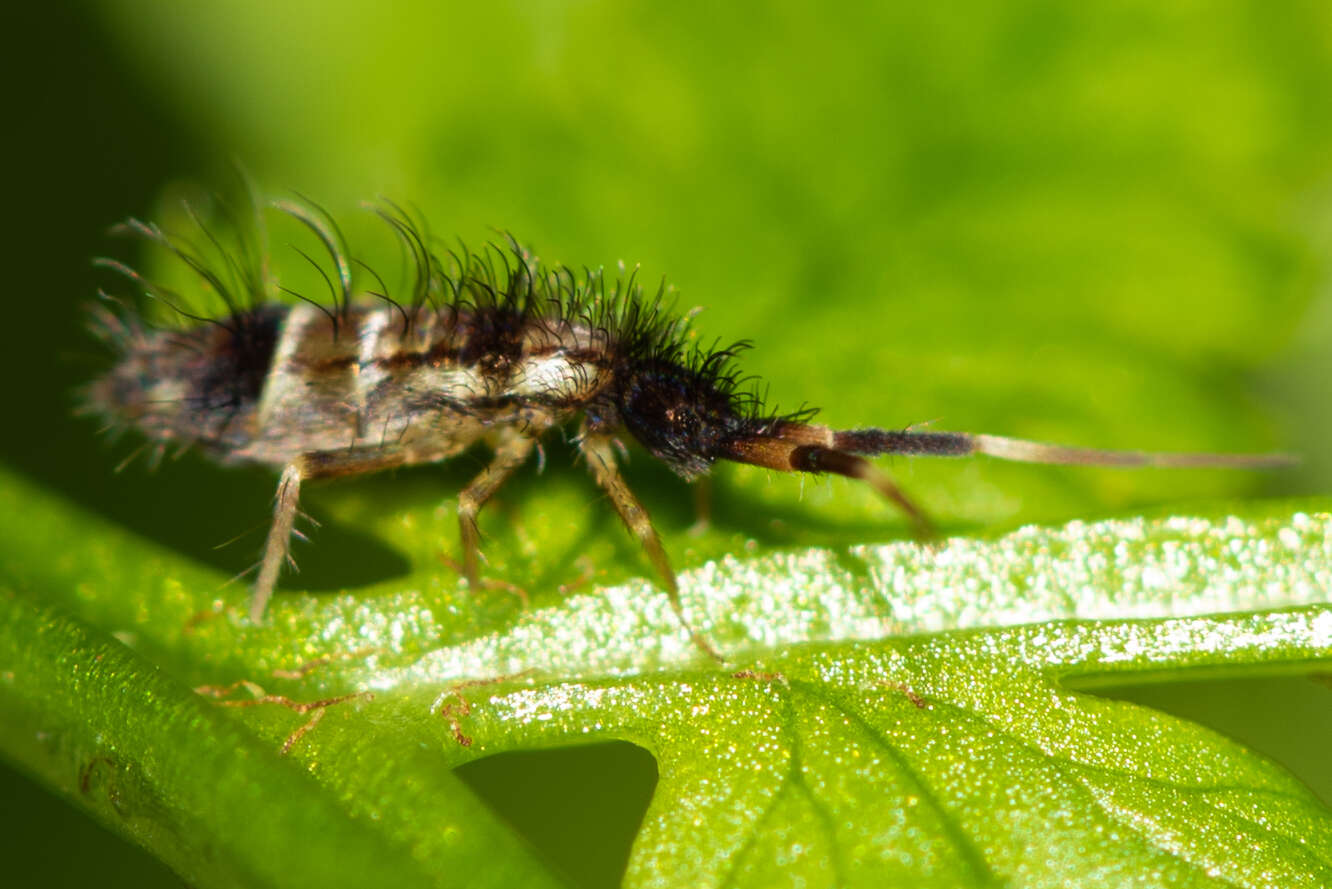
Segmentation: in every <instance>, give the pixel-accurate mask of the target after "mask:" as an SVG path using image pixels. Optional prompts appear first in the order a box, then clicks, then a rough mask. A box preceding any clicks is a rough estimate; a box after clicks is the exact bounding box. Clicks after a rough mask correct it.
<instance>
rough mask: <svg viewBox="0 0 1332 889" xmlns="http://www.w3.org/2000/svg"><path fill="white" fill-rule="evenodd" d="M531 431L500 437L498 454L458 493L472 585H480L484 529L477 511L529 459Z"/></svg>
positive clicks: (532, 440) (465, 572)
mask: <svg viewBox="0 0 1332 889" xmlns="http://www.w3.org/2000/svg"><path fill="white" fill-rule="evenodd" d="M536 443H537V440H536V439H535V438H533V437H532V436H531V435H523V434H521V433H517V432H515V433H512V434H510V435H508V436H506V437H505V438H504V439H502V440H501V441H500V443H499V444H498V445H497V446H496V448H495V456H494V458H493V459H492V460H491V461H490V465H489V466H487V467H486V468H485V469H483V470H482V471H481V474H480V475H478V476H477V477H476V478H474V479H472V481H471V483H470V484H469V485H468V486H467V487H466V488H463V490H462V493H461V494H459V495H458V528H459V531H460V532H461V536H462V551H463V576H464V577H466V578H467V586H468V587H469V588H470V589H473V590H476V589H480V566H479V556H480V552H481V532H480V530H479V529H478V528H477V526H476V516H477V513H479V512H480V511H481V507H482V506H484V505H485V503H486V501H487V500H489V499H490V497H491V495H493V494H494V493H495V492H496V491H498V490H499V487H500V485H502V484H504V482H505V480H506V479H508V477H509V476H511V475H513V472H514V470H515V469H517V468H518V467H519V466H522V465H523V464H524V463H526V462H527V458H528V457H530V456H531V455H532V450H533V449H534V448H535V447H536Z"/></svg>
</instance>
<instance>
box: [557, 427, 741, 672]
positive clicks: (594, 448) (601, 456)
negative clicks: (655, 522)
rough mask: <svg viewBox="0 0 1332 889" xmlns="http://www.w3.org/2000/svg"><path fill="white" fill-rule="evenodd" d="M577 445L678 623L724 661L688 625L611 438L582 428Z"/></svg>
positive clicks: (663, 552) (670, 575) (662, 552)
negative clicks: (654, 571)
mask: <svg viewBox="0 0 1332 889" xmlns="http://www.w3.org/2000/svg"><path fill="white" fill-rule="evenodd" d="M578 447H579V449H580V450H581V451H582V452H583V456H584V457H586V458H587V467H588V469H590V470H592V477H593V478H595V479H596V481H597V484H598V485H600V486H601V488H602V489H603V490H604V491H605V492H606V493H607V494H608V495H609V496H610V500H611V503H612V504H613V505H614V506H615V511H616V512H618V513H619V514H620V518H621V519H622V520H623V521H624V524H625V525H626V526H627V527H628V528H629V531H630V533H631V534H633V535H634V536H635V537H637V538H638V540H639V542H640V543H642V544H643V549H644V550H646V551H647V555H648V558H649V559H650V560H651V561H652V566H653V567H654V568H656V569H657V574H658V575H659V576H660V577H661V580H662V584H663V586H665V587H666V595H667V597H668V598H669V599H670V602H671V610H672V611H674V612H675V616H676V618H677V619H678V620H679V621H680V626H682V627H684V628H685V630H687V631H688V633H689V638H690V639H691V640H692V641H693V643H694V645H696V646H697V647H698V648H699V650H701V651H702V652H703V653H704V654H706V655H707V656H708V657H710V658H712V659H713V660H716V661H721V662H723V663H724V662H725V659H724V658H723V657H722V656H721V655H720V654H718V653H717V650H716V649H715V648H713V647H712V645H711V644H710V643H709V642H708V641H707V640H706V639H704V638H703V637H702V636H701V635H699V634H698V633H696V632H695V631H694V629H693V627H691V626H689V621H687V620H685V615H684V609H683V608H682V607H681V606H680V586H679V584H677V583H676V580H675V571H674V570H673V569H672V568H671V562H670V559H668V558H667V557H666V549H665V548H664V547H663V546H662V545H661V538H660V537H658V536H657V530H656V529H655V528H653V527H652V519H651V518H650V517H649V516H648V513H647V510H646V509H644V508H643V504H641V503H639V502H638V498H637V497H635V496H634V492H633V491H631V490H629V485H627V484H626V483H625V481H624V476H622V475H620V469H619V466H618V464H617V463H616V462H615V447H614V443H613V440H612V438H611V437H610V436H609V435H607V434H605V433H603V432H594V431H591V430H589V429H586V428H584V430H583V434H582V436H581V437H580V438H579V444H578Z"/></svg>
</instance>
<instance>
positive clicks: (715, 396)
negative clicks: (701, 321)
mask: <svg viewBox="0 0 1332 889" xmlns="http://www.w3.org/2000/svg"><path fill="white" fill-rule="evenodd" d="M727 357H729V354H727V355H723V356H720V360H718V361H710V360H706V359H705V360H703V361H701V362H693V363H690V362H684V363H681V362H678V361H672V360H669V359H662V358H657V359H647V360H639V361H636V362H633V363H632V366H629V367H625V368H624V369H623V370H622V372H621V373H619V374H617V377H618V379H619V385H618V386H617V388H616V391H615V400H616V405H615V406H616V410H617V411H618V413H619V415H620V420H621V421H622V422H623V423H624V426H625V428H626V429H628V430H629V433H630V434H631V435H633V436H634V438H636V439H638V441H639V442H640V443H641V444H642V445H643V446H644V447H645V448H647V449H648V451H650V452H651V453H652V455H653V456H654V457H656V458H657V459H659V460H662V461H664V462H665V463H666V464H667V465H669V466H670V467H671V469H673V470H675V472H676V473H677V474H679V475H681V476H683V477H684V478H687V479H688V478H694V477H695V476H698V475H701V474H703V473H705V472H707V471H708V469H709V467H711V466H712V464H713V462H714V461H715V460H716V459H717V458H718V457H719V456H721V455H722V454H723V453H724V451H725V449H724V445H725V444H726V443H727V442H730V441H733V440H735V438H736V437H737V436H742V435H745V434H747V431H748V430H749V428H750V427H751V426H753V425H754V420H753V419H752V410H751V404H750V402H752V400H753V399H752V397H746V396H742V395H738V394H737V393H736V392H735V380H734V377H733V376H731V375H729V374H726V373H719V372H718V368H719V366H720V365H721V364H722V363H723V362H724V360H725V358H727Z"/></svg>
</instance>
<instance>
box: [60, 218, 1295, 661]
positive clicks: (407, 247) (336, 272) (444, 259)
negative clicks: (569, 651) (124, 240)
mask: <svg viewBox="0 0 1332 889" xmlns="http://www.w3.org/2000/svg"><path fill="white" fill-rule="evenodd" d="M272 206H273V207H275V208H276V209H277V210H278V211H280V212H282V213H284V214H286V215H287V216H289V217H291V218H292V219H295V220H296V221H297V222H299V223H300V224H301V225H302V226H304V227H305V228H306V229H308V230H309V231H310V232H311V233H312V234H313V236H314V238H315V240H316V241H317V243H318V244H319V249H320V250H321V251H322V253H323V254H325V258H324V259H323V260H319V259H316V258H315V257H314V256H311V255H310V254H309V253H307V252H305V251H302V250H300V248H293V249H295V250H296V251H297V252H298V253H299V254H300V255H301V256H302V257H304V259H305V260H306V261H307V262H308V263H309V264H310V265H311V266H312V267H313V268H314V269H315V270H316V271H317V273H318V275H319V277H320V278H321V279H322V281H323V282H324V284H325V286H326V288H327V290H328V294H329V296H328V299H327V301H326V302H324V301H320V300H318V299H315V298H312V297H310V296H308V295H307V294H303V293H298V292H296V291H295V290H293V289H290V288H289V287H288V286H287V285H286V284H284V283H282V282H279V281H272V280H270V275H269V272H268V262H267V255H266V251H265V248H264V246H263V244H262V243H261V240H262V237H263V235H262V231H263V227H262V222H261V221H260V222H259V223H257V224H256V225H254V226H252V227H247V226H245V225H241V224H239V223H238V222H237V220H236V219H235V218H234V217H232V216H231V215H229V214H227V213H226V212H225V211H224V212H223V213H222V214H221V215H222V216H223V217H224V218H223V220H222V221H223V223H224V225H225V232H224V235H225V237H221V236H219V235H218V234H216V233H215V232H214V231H213V230H212V229H211V228H210V227H209V225H206V224H205V223H204V221H203V220H202V218H201V217H200V215H199V214H198V213H196V212H195V211H194V210H193V209H191V208H189V207H187V208H186V213H187V215H188V216H189V218H190V219H191V220H192V224H193V227H194V228H195V229H196V234H195V236H194V241H193V242H192V241H191V239H190V238H189V237H187V236H184V235H178V234H168V233H166V232H165V231H163V230H162V229H160V228H159V227H157V226H156V225H153V224H151V223H145V222H141V221H139V220H135V219H131V220H129V221H127V222H125V223H123V224H122V225H121V226H120V230H121V231H123V232H125V233H128V234H131V235H134V236H137V237H139V238H141V239H144V240H147V241H149V242H151V243H153V244H156V245H158V246H160V247H161V248H163V249H165V250H166V251H168V252H169V253H170V254H172V255H173V256H174V257H176V259H178V260H179V261H180V262H181V263H182V264H183V265H184V266H185V267H186V268H187V269H189V270H190V272H191V273H192V274H193V276H194V277H195V278H197V280H198V282H199V284H200V285H201V286H202V288H203V289H204V290H206V291H208V292H209V293H211V295H212V296H213V297H214V298H215V299H217V300H219V301H220V302H221V304H222V306H224V311H223V312H221V313H219V314H217V315H205V314H198V313H193V312H191V311H190V310H189V308H188V307H189V306H191V305H192V304H193V303H192V302H191V301H189V300H186V299H185V298H183V297H182V295H181V294H179V293H177V292H174V291H172V290H170V289H169V288H167V287H166V286H164V285H162V284H160V283H157V282H155V281H153V280H151V279H149V278H148V277H146V276H144V275H141V274H140V273H138V272H137V271H135V270H134V269H132V268H131V267H129V266H127V265H125V264H123V263H121V262H118V261H115V260H106V259H104V260H98V261H97V262H98V263H99V264H100V265H103V266H105V267H107V268H109V269H111V270H113V271H115V272H117V273H119V274H120V275H121V276H123V277H124V278H126V279H128V280H129V282H130V283H131V284H132V285H134V286H135V287H136V288H137V289H138V290H139V291H140V294H141V295H143V296H146V297H148V298H150V299H152V300H156V301H158V302H160V303H162V304H164V305H165V306H167V307H169V308H170V309H171V310H172V312H173V313H174V314H175V315H176V316H177V317H178V319H179V320H178V322H177V323H176V324H174V325H172V326H170V327H165V328H156V327H153V326H152V325H150V324H149V323H148V322H147V321H146V320H145V317H144V316H143V315H142V314H140V313H139V312H137V311H136V310H134V309H131V308H127V307H123V306H122V308H121V309H119V310H115V309H113V308H112V307H111V305H113V304H114V303H115V302H116V301H114V300H109V302H108V303H107V304H103V305H101V306H99V307H98V308H97V309H96V310H95V312H94V316H93V327H94V330H95V332H96V333H97V334H98V335H99V337H101V338H102V339H103V340H104V341H106V342H107V343H109V344H110V345H111V346H112V348H113V350H114V351H115V352H116V364H115V366H114V367H113V368H112V369H111V370H110V371H109V372H108V373H107V374H105V375H104V376H102V377H101V378H99V379H97V380H95V381H94V382H93V383H92V384H91V385H89V386H88V387H87V389H86V391H85V393H84V411H85V412H86V413H92V414H95V415H98V416H101V417H102V418H104V419H105V420H106V421H107V423H108V425H110V426H112V427H132V428H135V429H137V430H139V432H140V433H141V434H142V435H144V436H145V437H146V438H147V440H148V442H149V443H150V444H151V445H152V446H153V447H155V448H156V449H157V450H158V451H159V452H160V451H161V450H163V449H165V448H166V447H168V446H172V445H175V446H180V447H197V448H200V449H201V450H203V451H204V452H206V453H207V454H208V455H210V456H211V457H213V458H214V459H216V460H218V461H219V462H221V463H224V464H243V463H258V464H263V465H266V466H270V467H272V468H273V469H275V470H277V471H278V472H280V474H281V477H280V481H279V482H278V489H277V497H276V505H275V508H274V516H273V522H272V525H271V527H270V529H269V533H268V537H267V540H266V543H265V546H264V553H263V557H262V559H261V561H260V562H259V564H258V575H257V579H256V581H255V584H254V587H253V592H252V595H251V604H250V617H251V619H252V620H254V621H259V620H261V619H262V618H263V616H264V612H265V610H266V607H267V603H268V600H269V598H270V596H271V594H272V592H273V588H274V586H275V584H276V582H277V578H278V574H279V571H280V569H281V567H282V565H283V563H284V562H289V561H290V554H289V551H290V538H291V536H292V535H293V533H296V532H295V520H296V516H297V514H298V505H299V492H300V485H301V482H302V481H304V480H306V479H313V478H327V477H336V476H346V475H357V474H362V473H368V472H375V471H379V470H383V469H389V468H392V467H396V466H407V465H413V464H419V463H432V462H438V461H442V460H446V459H448V458H450V457H453V456H455V455H457V454H459V453H461V452H462V451H464V450H466V449H468V448H469V447H471V446H472V445H474V444H476V443H478V442H482V441H484V442H485V443H487V444H488V445H490V447H491V448H492V450H493V452H494V455H493V457H492V459H491V462H490V464H489V465H488V466H487V468H486V469H485V470H483V471H482V472H481V473H480V474H479V475H478V476H477V477H476V478H475V479H474V480H473V481H472V482H471V483H470V484H468V485H467V487H466V488H464V490H463V491H462V492H461V494H460V495H459V498H458V516H459V526H460V533H461V538H462V552H463V574H464V576H465V577H466V579H467V581H468V583H469V585H470V586H471V587H472V588H476V586H477V584H478V577H479V548H480V536H479V533H478V530H477V525H476V516H477V513H478V512H479V510H480V509H481V507H482V506H483V505H484V504H485V502H486V501H487V500H488V499H489V498H490V497H491V496H492V495H493V494H494V493H495V491H496V490H498V488H499V487H500V486H501V485H502V484H503V482H504V481H505V479H506V478H507V477H508V476H509V475H511V474H512V473H513V472H514V471H515V470H516V469H517V468H518V467H520V466H521V465H522V464H523V463H524V462H526V461H527V459H528V458H529V457H530V456H531V454H532V453H533V451H534V450H535V449H536V448H537V444H538V442H539V440H540V438H541V436H542V435H543V434H545V433H547V432H549V431H550V430H551V429H553V428H555V427H563V426H566V425H568V424H570V423H573V422H575V421H578V423H579V431H578V437H577V439H576V441H577V445H578V448H579V451H580V452H581V454H582V456H583V457H584V458H585V459H586V460H587V464H588V468H589V470H590V471H591V473H592V475H593V477H594V479H595V480H596V482H597V484H598V485H600V486H601V487H602V488H603V489H604V490H605V492H606V493H607V494H608V495H609V499H610V501H611V503H612V505H613V506H614V507H615V509H616V511H617V512H618V513H619V515H620V517H621V519H622V520H623V521H624V523H625V525H626V526H627V527H628V529H629V530H630V532H631V533H633V534H634V536H636V537H637V538H638V539H639V541H640V542H641V543H642V545H643V547H644V549H645V551H646V553H647V555H648V557H649V559H650V560H651V562H652V564H653V566H654V568H655V569H656V572H657V574H658V575H659V577H660V578H661V581H662V584H663V586H664V588H665V590H666V592H667V594H668V596H669V598H670V603H671V606H672V608H673V609H674V611H675V613H676V615H677V617H678V618H679V619H680V622H681V624H682V625H683V626H684V627H685V628H686V630H688V631H689V633H690V636H691V638H692V639H693V641H694V642H695V644H696V645H698V647H699V648H700V649H702V650H703V651H704V652H706V653H708V654H709V655H710V656H712V657H715V658H718V659H720V655H718V654H717V652H716V651H715V649H714V648H713V647H712V646H711V645H710V644H709V643H708V642H707V641H706V640H705V639H704V638H703V637H701V636H700V635H699V634H697V633H695V632H694V631H693V630H692V629H690V628H689V625H688V623H687V622H686V621H685V619H684V616H683V613H682V610H681V607H680V600H679V591H678V587H677V585H676V579H675V573H674V570H673V569H672V568H671V565H670V562H669V560H668V558H667V556H666V551H665V549H664V548H663V547H662V544H661V541H660V539H659V537H658V536H657V533H656V531H655V529H654V528H653V526H652V523H651V521H650V519H649V518H648V515H647V512H646V510H645V509H644V508H643V507H642V505H641V504H640V503H639V501H638V499H637V498H636V497H635V496H634V494H633V492H632V491H631V490H630V489H629V487H628V485H627V484H626V483H625V480H624V478H623V476H622V475H621V473H620V471H619V468H618V463H617V454H616V446H617V444H618V442H617V440H616V437H617V436H618V435H620V434H628V435H629V436H630V437H632V438H634V439H636V440H637V441H638V442H639V443H640V444H641V445H642V446H643V447H644V448H645V449H646V450H647V451H648V452H649V453H651V454H652V455H653V456H655V457H657V458H658V459H660V460H662V461H663V462H665V463H666V464H667V465H668V466H670V467H671V469H672V470H674V471H675V472H676V473H677V474H679V475H680V476H682V477H683V478H685V479H694V478H697V477H698V476H701V475H703V474H705V473H707V472H708V471H709V470H710V469H711V467H712V465H713V464H714V463H716V462H717V461H718V460H729V461H732V462H737V463H749V464H752V465H757V466H763V467H767V468H769V469H775V470H779V471H785V472H807V473H834V474H837V475H843V476H847V477H849V478H854V479H859V480H861V481H864V482H866V483H868V484H870V485H871V486H872V487H874V488H875V489H877V490H878V491H879V492H880V493H881V494H882V495H884V496H885V497H887V498H888V499H890V500H892V501H893V502H894V503H895V504H897V506H898V507H900V508H901V509H902V510H903V511H904V512H905V513H906V515H907V516H908V517H909V518H910V519H911V520H912V522H913V523H914V524H915V526H916V528H917V530H918V532H919V533H921V534H927V533H929V523H928V520H927V519H926V517H925V514H924V513H923V511H922V510H920V509H919V508H918V507H917V506H916V505H915V504H914V503H913V502H912V501H911V500H910V499H909V498H908V497H907V496H906V495H905V494H903V493H902V491H901V490H899V489H898V488H897V486H896V485H894V484H893V482H892V481H891V479H889V478H888V476H887V475H886V474H884V473H883V472H881V471H880V470H879V469H877V468H876V467H875V466H874V465H873V464H872V463H870V462H869V461H868V460H867V459H865V458H866V457H871V456H876V455H881V454H905V455H920V456H954V457H959V456H968V455H973V454H988V455H990V456H994V457H999V458H1002V459H1007V460H1018V461H1024V462H1033V463H1065V464H1084V465H1108V466H1147V465H1152V466H1173V467H1201V466H1221V467H1234V468H1265V467H1274V466H1280V465H1286V464H1288V463H1289V462H1291V461H1290V460H1289V458H1286V457H1283V456H1279V455H1227V454H1159V453H1147V452H1138V451H1106V450H1097V449H1089V448H1075V447H1064V446H1060V445H1048V444H1042V443H1039V442H1030V441H1023V440H1020V439H1012V438H1005V437H1001V436H991V435H973V434H969V433H954V432H925V431H919V430H913V429H903V430H885V429H878V428H865V429H853V430H835V429H831V428H828V427H825V426H819V425H816V424H814V423H812V422H811V420H812V418H813V415H814V411H813V410H811V409H801V410H798V411H795V412H790V413H781V412H779V411H776V410H769V409H768V408H767V407H765V405H764V400H763V399H762V398H761V397H760V394H759V390H758V388H757V385H756V381H754V380H753V379H752V378H748V377H742V376H741V375H740V371H739V370H738V368H737V366H736V363H735V358H736V356H737V355H738V354H739V353H740V352H742V351H743V350H745V349H747V348H749V343H748V342H745V341H740V342H737V343H734V344H732V345H729V346H719V345H717V344H713V346H712V347H710V348H703V347H700V346H699V345H697V344H696V341H695V340H694V338H693V337H692V336H691V332H690V331H689V329H688V327H687V322H686V320H685V318H684V317H683V316H681V315H679V314H677V313H675V312H674V311H673V310H672V306H671V305H670V304H669V302H668V301H667V300H666V298H665V289H664V286H663V287H662V288H660V289H658V290H657V292H656V293H655V295H653V296H648V295H646V294H645V293H644V292H643V290H642V288H641V287H640V286H639V285H638V284H637V283H636V280H635V277H634V275H632V274H631V275H628V276H627V277H626V276H623V275H622V276H620V277H619V278H617V279H616V280H614V281H613V282H612V283H610V284H608V283H607V280H606V277H605V275H604V274H603V272H602V271H601V270H600V269H597V270H590V269H585V270H583V271H581V272H576V271H574V270H572V269H570V268H568V267H565V266H548V265H545V264H543V263H541V262H540V261H539V260H537V259H536V258H535V257H534V256H533V255H532V254H531V253H529V252H528V251H526V250H524V249H523V248H522V247H521V246H520V244H519V243H518V242H517V241H516V240H515V239H513V238H512V237H510V238H508V239H507V243H505V244H503V245H491V246H489V247H487V248H486V249H484V250H481V251H478V252H472V251H469V250H468V249H467V248H466V247H465V246H462V245H459V246H458V247H456V248H448V249H441V248H440V247H439V246H438V245H437V244H436V243H435V242H434V240H433V239H432V238H431V237H430V236H429V234H428V232H427V229H426V228H425V227H424V225H422V224H420V223H418V222H417V221H416V220H414V219H413V218H412V216H411V215H410V214H408V213H406V212H405V211H403V210H402V209H401V208H399V207H397V206H396V205H393V204H391V203H384V204H381V205H378V206H376V207H375V208H374V212H376V213H378V215H379V216H380V218H381V219H382V220H383V221H384V223H385V224H386V225H387V226H388V227H389V229H390V230H391V231H392V233H393V234H394V236H395V237H396V238H397V240H398V241H399V242H400V244H401V246H402V248H403V252H404V254H405V256H406V257H407V260H408V261H407V269H408V271H409V272H410V274H411V282H410V284H409V285H408V286H407V288H406V289H407V290H408V291H409V294H408V295H406V296H402V295H397V294H394V293H391V292H390V290H389V288H388V286H387V285H386V284H385V280H384V278H383V277H382V276H381V275H380V274H379V273H377V272H376V271H374V270H373V269H372V268H370V267H369V266H368V265H366V264H365V263H363V262H361V261H359V260H357V259H355V258H354V257H353V256H352V254H351V252H350V251H349V249H348V248H347V245H346V241H345V239H344V238H343V235H342V232H341V230H340V229H339V228H338V226H337V225H336V223H335V222H334V221H333V219H332V218H331V217H330V216H329V214H327V213H326V212H324V211H323V210H322V209H320V208H319V207H318V206H317V205H315V204H313V203H311V202H309V201H305V200H301V201H291V200H282V201H275V202H274V203H273V204H272ZM256 216H258V213H256ZM361 272H363V273H364V275H361V274H359V273H361ZM358 277H360V278H368V282H369V284H368V286H367V285H365V284H363V283H362V282H360V281H358V280H357V279H358ZM279 292H284V293H287V294H288V295H289V296H291V297H294V298H295V299H296V300H297V301H296V302H282V301H279V300H278V299H277V295H278V293H279Z"/></svg>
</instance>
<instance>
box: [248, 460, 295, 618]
mask: <svg viewBox="0 0 1332 889" xmlns="http://www.w3.org/2000/svg"><path fill="white" fill-rule="evenodd" d="M300 498H301V465H300V463H290V464H288V465H287V468H286V469H284V470H282V478H281V479H279V480H278V487H277V496H276V498H275V502H274V504H273V524H272V526H271V527H269V529H268V540H267V542H266V543H265V544H264V560H263V561H262V562H260V563H259V578H258V580H256V581H255V582H254V590H253V591H252V592H251V593H250V620H252V621H254V622H255V623H258V622H259V621H261V620H263V619H264V610H265V609H266V608H267V607H268V600H269V599H270V598H271V597H272V595H273V587H274V586H275V585H276V584H277V577H278V572H279V571H281V570H282V563H283V562H285V561H288V560H289V559H290V555H289V550H290V546H291V532H292V529H293V528H294V526H295V524H296V513H297V511H298V510H297V506H298V505H299V503H300Z"/></svg>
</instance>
